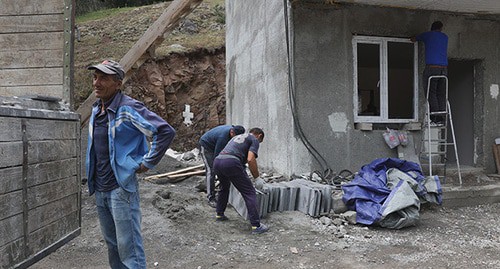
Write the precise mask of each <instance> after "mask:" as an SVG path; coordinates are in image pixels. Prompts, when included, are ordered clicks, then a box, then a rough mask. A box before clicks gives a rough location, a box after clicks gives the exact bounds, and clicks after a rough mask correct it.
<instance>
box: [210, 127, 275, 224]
mask: <svg viewBox="0 0 500 269" xmlns="http://www.w3.org/2000/svg"><path fill="white" fill-rule="evenodd" d="M262 141H264V131H262V129H260V128H252V129H251V130H250V133H248V134H241V135H237V136H235V137H233V138H232V139H231V141H229V143H228V144H227V145H226V147H225V148H224V149H223V150H222V151H221V153H220V154H219V156H217V157H216V158H215V161H214V172H215V174H216V175H217V176H218V177H219V180H220V184H221V190H220V193H219V199H217V207H216V212H217V216H216V221H225V220H227V219H228V218H227V217H226V216H225V215H224V212H225V211H226V207H227V202H228V199H229V187H230V186H231V183H233V185H234V187H235V188H236V189H237V190H238V191H239V192H240V193H241V196H243V200H245V205H246V206H247V211H248V217H249V219H250V224H251V225H252V234H261V233H265V232H267V231H268V230H269V228H268V227H267V226H266V225H264V224H263V223H260V216H259V212H258V210H257V196H256V194H255V188H254V186H253V184H252V181H251V180H250V178H248V174H247V172H246V169H245V163H248V168H249V169H250V173H251V174H252V176H253V178H254V180H255V181H262V180H261V179H260V178H259V169H258V167H257V157H258V154H257V152H258V151H259V144H260V143H262Z"/></svg>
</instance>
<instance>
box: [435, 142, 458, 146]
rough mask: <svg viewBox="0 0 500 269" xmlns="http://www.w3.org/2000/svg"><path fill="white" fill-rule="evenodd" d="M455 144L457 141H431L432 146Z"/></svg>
mask: <svg viewBox="0 0 500 269" xmlns="http://www.w3.org/2000/svg"><path fill="white" fill-rule="evenodd" d="M453 145H455V143H453V142H436V143H433V142H431V146H453Z"/></svg>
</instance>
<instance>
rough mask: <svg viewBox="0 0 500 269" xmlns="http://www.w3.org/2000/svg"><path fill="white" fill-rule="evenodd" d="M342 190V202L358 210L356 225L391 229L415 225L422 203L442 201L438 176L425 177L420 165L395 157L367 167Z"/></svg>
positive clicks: (375, 162) (438, 202) (376, 161)
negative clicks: (374, 225) (375, 225)
mask: <svg viewBox="0 0 500 269" xmlns="http://www.w3.org/2000/svg"><path fill="white" fill-rule="evenodd" d="M342 190H343V192H344V196H343V197H342V200H343V201H344V203H345V204H346V206H347V208H349V209H350V210H355V211H356V214H357V216H356V221H357V223H361V224H366V225H372V224H377V225H380V226H382V227H386V228H392V229H401V228H403V227H407V226H411V225H415V224H416V222H417V221H418V219H419V210H420V204H421V203H422V202H431V203H435V204H441V201H442V197H441V196H442V190H441V184H440V182H439V178H438V177H437V176H431V177H424V176H423V174H422V171H421V169H420V165H418V164H417V163H414V162H410V161H405V160H401V159H396V158H381V159H376V160H374V161H373V162H371V163H370V164H367V165H364V166H363V167H362V168H361V170H360V171H359V173H358V174H357V175H356V176H355V177H354V179H353V180H352V181H351V182H350V183H348V184H346V185H344V186H342Z"/></svg>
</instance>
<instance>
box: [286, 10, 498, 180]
mask: <svg viewBox="0 0 500 269" xmlns="http://www.w3.org/2000/svg"><path fill="white" fill-rule="evenodd" d="M434 20H441V21H443V23H444V25H445V27H444V32H445V33H446V34H448V36H449V55H448V56H449V58H451V59H463V60H478V61H479V62H480V64H478V65H477V66H476V70H475V72H476V77H475V89H474V96H475V100H474V107H475V112H474V119H475V121H474V126H470V128H474V129H475V142H474V143H475V148H476V150H475V153H476V154H477V166H484V167H485V168H486V170H487V171H489V172H494V163H493V159H492V155H491V144H492V141H493V138H494V137H495V136H498V135H499V133H498V130H499V123H498V120H496V119H497V118H498V109H499V104H498V97H497V96H495V93H494V92H495V90H494V89H495V88H496V86H495V85H498V83H499V80H500V76H499V72H500V68H499V64H498V62H499V61H500V54H499V50H498V45H497V44H498V43H499V41H500V35H499V29H500V23H499V21H498V20H491V19H482V18H480V17H476V16H472V15H458V14H450V13H440V12H431V11H416V10H407V9H393V8H380V7H369V6H359V5H335V6H333V5H331V6H330V7H328V5H311V4H309V5H308V4H302V5H297V6H296V7H295V8H294V10H293V21H294V22H293V26H294V34H295V43H294V54H295V55H296V56H295V61H294V65H295V74H296V81H297V92H298V96H297V102H298V103H299V106H300V107H301V108H303V112H302V114H301V117H302V118H303V121H302V122H304V123H305V124H307V126H306V127H305V129H306V130H314V131H311V132H309V135H310V136H311V141H312V143H313V144H316V145H322V146H321V147H320V149H321V150H322V154H323V155H324V156H325V158H326V159H327V160H328V161H329V163H330V165H331V166H332V168H333V169H334V170H339V169H343V168H349V169H352V170H357V169H359V167H360V166H361V165H363V164H365V163H367V162H370V161H371V160H373V159H374V158H378V157H395V152H394V151H391V150H388V148H387V146H386V145H385V143H384V141H383V139H382V132H383V127H384V126H383V125H382V126H379V128H381V129H382V130H373V131H361V130H356V129H354V124H353V118H354V116H353V105H354V104H353V88H354V85H353V84H354V79H353V49H352V38H353V36H354V35H355V34H359V35H367V36H384V37H410V36H413V35H415V34H418V33H420V32H422V31H427V30H428V29H429V27H430V25H431V23H432V22H433V21H434ZM422 52H423V49H422V48H421V49H420V61H419V62H420V66H419V68H420V70H419V75H420V74H421V73H422V70H423V67H424V64H423V56H424V55H423V53H422ZM419 83H420V81H419ZM490 88H493V89H490ZM450 94H453V92H452V89H450ZM419 100H420V104H421V106H420V107H421V108H423V101H424V100H425V99H424V95H423V91H421V92H420V98H419ZM311 108H314V110H312V111H314V112H312V111H311ZM455 109H460V108H459V107H457V108H455ZM422 110H423V109H420V113H419V114H420V117H419V120H420V121H421V120H422V115H423V114H422ZM455 124H460V122H456V123H455ZM414 135H415V138H416V139H415V140H416V141H417V142H418V141H419V140H420V138H419V137H420V134H419V132H416V133H414Z"/></svg>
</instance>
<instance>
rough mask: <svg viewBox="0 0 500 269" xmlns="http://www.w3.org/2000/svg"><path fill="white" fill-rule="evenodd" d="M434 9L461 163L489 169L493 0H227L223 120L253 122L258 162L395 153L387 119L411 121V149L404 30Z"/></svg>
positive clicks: (412, 87) (419, 48)
mask: <svg viewBox="0 0 500 269" xmlns="http://www.w3.org/2000/svg"><path fill="white" fill-rule="evenodd" d="M435 20H440V21H442V22H443V23H444V29H443V32H444V33H446V34H447V35H448V37H449V45H448V58H449V69H448V70H449V92H450V97H449V101H450V104H451V108H452V112H453V114H452V115H453V121H454V123H455V124H454V125H455V130H456V134H457V135H456V136H457V144H458V152H459V155H460V161H461V164H462V165H466V166H470V167H476V168H478V169H480V170H483V171H484V172H486V173H494V172H495V170H496V168H495V161H494V157H493V154H492V145H493V143H494V140H495V138H497V137H500V128H499V127H500V126H499V125H500V122H499V120H498V119H499V118H500V103H499V100H498V95H499V86H498V85H499V84H500V45H499V44H500V2H499V1H497V0H481V1H465V0H447V1H443V0H441V1H437V0H429V1H421V0H387V1H382V0H370V1H368V0H293V1H288V0H283V1H264V0H253V1H247V0H227V1H226V24H227V34H226V46H227V47H226V62H227V79H226V82H227V107H226V109H227V110H226V111H227V117H228V118H227V120H228V122H233V123H238V124H244V125H245V126H246V127H249V128H250V127H254V126H259V127H262V128H263V129H264V131H265V132H266V139H265V141H264V144H263V145H262V146H261V149H260V150H259V153H260V154H259V165H262V166H263V167H266V168H269V169H273V170H275V171H277V172H279V173H282V174H285V175H291V174H301V173H307V172H311V171H314V170H319V171H321V170H324V169H327V168H330V169H332V170H333V171H336V172H338V171H340V170H342V169H349V170H351V171H353V172H354V171H358V170H359V168H360V167H361V166H362V165H364V164H366V163H369V162H371V161H372V160H374V159H376V158H381V157H397V151H396V150H394V149H392V150H391V149H389V147H388V146H387V145H386V144H385V142H384V139H383V136H382V134H383V132H384V131H385V130H386V128H387V127H389V128H392V129H409V130H411V131H409V134H410V136H411V137H412V138H413V140H414V142H415V146H416V147H417V151H418V148H419V144H420V140H421V136H422V132H423V131H422V130H421V127H420V126H421V123H422V122H423V118H424V115H425V101H426V100H425V96H424V90H423V85H422V84H423V83H422V72H423V69H424V67H425V62H424V46H423V45H422V44H419V43H412V42H411V41H410V40H409V38H410V37H411V36H414V35H416V34H418V33H421V32H424V31H428V30H429V29H430V25H431V24H432V22H433V21H435ZM366 127H368V128H366ZM452 159H453V158H452Z"/></svg>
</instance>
